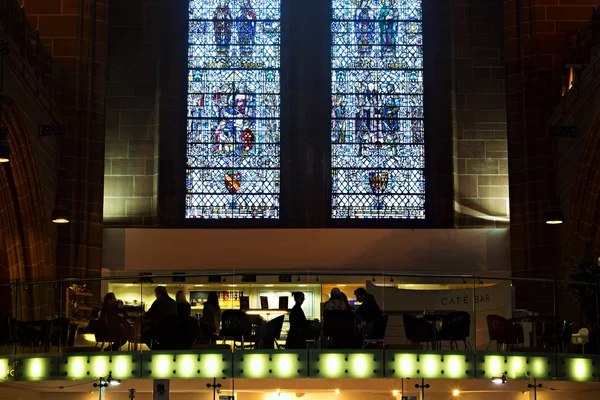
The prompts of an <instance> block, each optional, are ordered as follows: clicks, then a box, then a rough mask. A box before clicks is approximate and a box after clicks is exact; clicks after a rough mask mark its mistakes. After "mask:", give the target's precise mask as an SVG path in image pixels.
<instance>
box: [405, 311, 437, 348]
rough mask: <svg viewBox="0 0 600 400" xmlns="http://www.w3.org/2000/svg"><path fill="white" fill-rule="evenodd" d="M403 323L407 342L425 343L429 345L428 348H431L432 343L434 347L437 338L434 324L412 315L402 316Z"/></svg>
mask: <svg viewBox="0 0 600 400" xmlns="http://www.w3.org/2000/svg"><path fill="white" fill-rule="evenodd" d="M402 321H403V323H404V332H405V333H406V340H407V341H408V342H409V343H425V344H427V348H429V343H431V344H432V347H433V342H434V340H435V336H436V329H435V327H434V326H433V324H430V323H429V322H427V321H425V320H422V319H420V318H417V317H416V316H414V315H412V314H402Z"/></svg>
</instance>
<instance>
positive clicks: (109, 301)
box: [99, 292, 129, 351]
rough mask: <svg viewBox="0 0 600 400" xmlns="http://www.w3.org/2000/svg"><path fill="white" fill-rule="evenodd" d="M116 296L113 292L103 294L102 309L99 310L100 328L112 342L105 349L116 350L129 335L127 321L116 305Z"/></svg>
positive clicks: (124, 342)
mask: <svg viewBox="0 0 600 400" xmlns="http://www.w3.org/2000/svg"><path fill="white" fill-rule="evenodd" d="M117 303H118V302H117V298H116V297H115V294H114V293H113V292H108V293H106V295H105V296H104V302H103V303H102V310H101V311H100V324H99V326H100V329H103V330H104V332H105V334H106V337H107V338H108V339H109V340H110V341H111V342H113V344H112V346H110V347H107V348H106V349H104V350H106V351H109V350H110V351H117V350H119V349H120V348H121V346H123V345H124V344H126V343H127V338H128V336H129V323H128V322H127V320H126V319H124V318H123V317H122V316H121V315H120V313H121V310H120V309H119V307H118V306H117Z"/></svg>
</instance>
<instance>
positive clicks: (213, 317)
mask: <svg viewBox="0 0 600 400" xmlns="http://www.w3.org/2000/svg"><path fill="white" fill-rule="evenodd" d="M200 322H202V323H203V324H204V325H205V326H208V327H210V328H212V330H213V333H219V328H220V327H221V307H219V295H218V294H217V292H210V293H208V299H207V300H206V301H205V302H204V310H202V317H201V318H200Z"/></svg>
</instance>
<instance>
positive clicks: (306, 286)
mask: <svg viewBox="0 0 600 400" xmlns="http://www.w3.org/2000/svg"><path fill="white" fill-rule="evenodd" d="M307 286H308V285H298V287H307Z"/></svg>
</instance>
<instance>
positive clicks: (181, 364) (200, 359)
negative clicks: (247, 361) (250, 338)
mask: <svg viewBox="0 0 600 400" xmlns="http://www.w3.org/2000/svg"><path fill="white" fill-rule="evenodd" d="M142 357H143V362H142V364H143V370H142V377H144V378H151V379H168V378H175V379H190V378H223V377H228V376H230V375H231V353H230V352H227V351H225V352H215V353H205V354H200V353H190V352H173V353H168V354H165V353H162V354H161V353H154V352H153V353H144V354H143V356H142Z"/></svg>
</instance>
